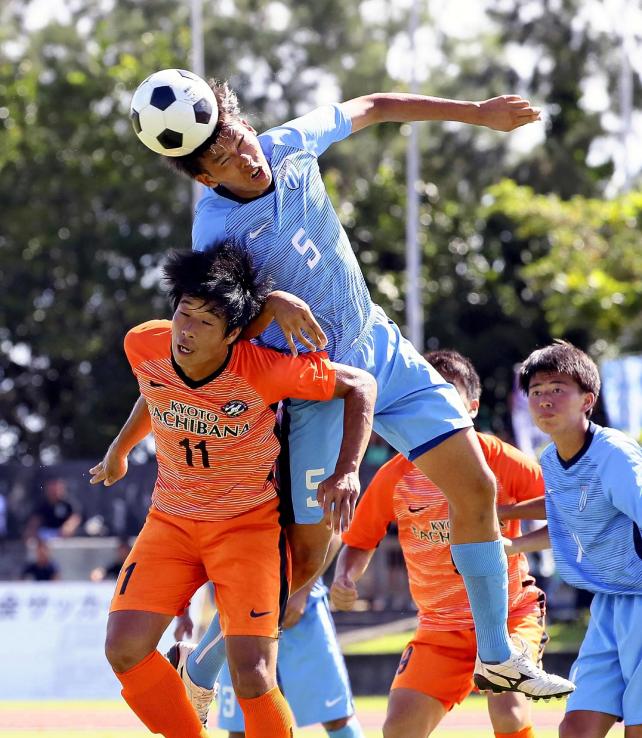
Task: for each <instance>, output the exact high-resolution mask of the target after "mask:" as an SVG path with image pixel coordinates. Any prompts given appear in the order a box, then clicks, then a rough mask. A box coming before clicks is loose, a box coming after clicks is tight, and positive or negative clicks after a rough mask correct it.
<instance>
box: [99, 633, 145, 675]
mask: <svg viewBox="0 0 642 738" xmlns="http://www.w3.org/2000/svg"><path fill="white" fill-rule="evenodd" d="M149 653H150V650H149V646H148V644H147V643H146V642H142V641H138V640H137V639H135V638H131V637H130V638H128V637H123V636H121V635H120V634H119V633H114V632H108V633H107V637H106V638H105V656H106V657H107V661H109V664H110V666H111V668H112V669H113V670H114V671H115V672H116V673H117V674H121V673H122V672H124V671H129V669H133V668H134V666H136V664H138V663H140V662H141V661H142V660H143V659H144V658H145V656H147V655H149Z"/></svg>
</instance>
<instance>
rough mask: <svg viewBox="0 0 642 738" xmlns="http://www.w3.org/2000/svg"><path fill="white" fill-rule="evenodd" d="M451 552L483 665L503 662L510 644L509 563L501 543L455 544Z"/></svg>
mask: <svg viewBox="0 0 642 738" xmlns="http://www.w3.org/2000/svg"><path fill="white" fill-rule="evenodd" d="M450 552H451V554H452V558H453V562H454V564H455V566H456V567H457V571H458V572H459V573H460V574H461V575H462V577H463V579H464V585H465V586H466V592H467V593H468V600H469V602H470V609H471V611H472V614H473V620H474V621H475V634H476V637H477V652H478V653H479V658H480V659H481V660H482V661H485V662H486V663H492V662H493V661H494V662H495V663H499V662H500V661H506V659H507V658H508V657H509V656H510V654H511V642H510V636H509V635H508V627H507V625H506V619H507V617H508V564H507V560H506V554H505V553H504V546H503V544H502V542H501V541H485V542H483V543H456V544H454V545H451V546H450Z"/></svg>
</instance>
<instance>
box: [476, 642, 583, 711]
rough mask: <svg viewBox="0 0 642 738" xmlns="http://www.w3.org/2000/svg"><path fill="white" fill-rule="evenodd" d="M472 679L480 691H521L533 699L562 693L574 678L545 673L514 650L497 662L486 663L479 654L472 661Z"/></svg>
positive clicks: (566, 690) (571, 684)
mask: <svg viewBox="0 0 642 738" xmlns="http://www.w3.org/2000/svg"><path fill="white" fill-rule="evenodd" d="M473 678H474V681H475V685H476V687H477V689H479V691H480V692H495V693H500V692H521V693H522V694H525V695H526V697H528V698H530V699H533V700H541V699H544V700H546V701H548V700H550V699H551V698H552V697H564V696H565V695H567V694H570V693H571V692H573V690H574V689H575V685H574V684H573V682H569V681H568V679H564V678H563V677H560V676H557V675H555V674H547V673H546V672H545V671H544V670H543V669H540V668H539V667H538V666H536V665H535V664H534V663H533V661H532V660H531V658H530V656H529V654H528V647H525V648H524V650H523V651H521V652H520V651H515V650H514V651H513V652H512V654H511V656H510V658H509V659H507V660H506V661H502V662H501V663H500V664H485V663H484V662H483V661H481V660H480V658H479V655H478V656H477V659H476V661H475V674H474V677H473Z"/></svg>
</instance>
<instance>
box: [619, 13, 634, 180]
mask: <svg viewBox="0 0 642 738" xmlns="http://www.w3.org/2000/svg"><path fill="white" fill-rule="evenodd" d="M621 10H622V12H621V15H620V33H621V37H620V54H621V59H622V63H621V66H620V82H619V93H620V156H621V157H622V161H621V167H622V182H621V184H620V187H621V191H623V192H628V191H629V190H630V189H631V184H632V180H633V173H632V171H631V162H630V158H631V157H630V156H629V152H630V146H631V136H632V131H633V69H632V67H631V54H632V50H633V49H632V46H633V39H632V34H631V28H630V26H629V16H630V6H629V2H628V0H623V2H622V8H621Z"/></svg>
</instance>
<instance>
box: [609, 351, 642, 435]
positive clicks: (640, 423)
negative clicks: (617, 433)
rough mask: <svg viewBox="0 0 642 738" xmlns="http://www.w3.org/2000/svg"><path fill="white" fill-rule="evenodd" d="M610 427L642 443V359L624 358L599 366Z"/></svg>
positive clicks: (634, 357) (638, 357) (639, 357)
mask: <svg viewBox="0 0 642 738" xmlns="http://www.w3.org/2000/svg"><path fill="white" fill-rule="evenodd" d="M600 374H601V377H602V394H603V398H602V399H603V402H604V409H605V411H606V415H607V417H608V421H609V425H612V426H613V427H614V428H619V430H622V431H624V432H625V433H629V434H630V435H631V436H633V438H635V439H637V440H638V441H640V440H641V439H642V356H639V355H638V356H623V357H621V358H619V359H609V360H607V361H603V362H602V364H601V366H600Z"/></svg>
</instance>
